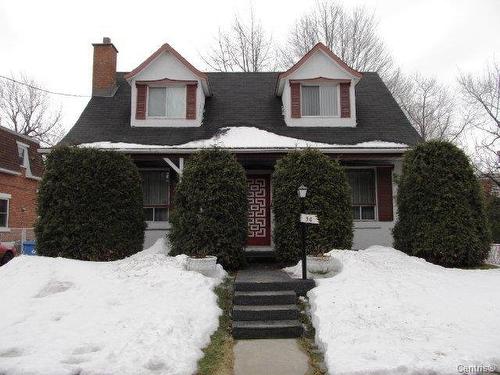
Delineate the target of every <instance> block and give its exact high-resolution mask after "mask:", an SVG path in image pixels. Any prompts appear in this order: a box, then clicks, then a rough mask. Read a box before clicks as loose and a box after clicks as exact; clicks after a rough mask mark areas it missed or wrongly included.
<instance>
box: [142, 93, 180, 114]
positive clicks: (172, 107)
mask: <svg viewBox="0 0 500 375" xmlns="http://www.w3.org/2000/svg"><path fill="white" fill-rule="evenodd" d="M148 117H160V118H185V117H186V86H170V87H150V88H149V96H148Z"/></svg>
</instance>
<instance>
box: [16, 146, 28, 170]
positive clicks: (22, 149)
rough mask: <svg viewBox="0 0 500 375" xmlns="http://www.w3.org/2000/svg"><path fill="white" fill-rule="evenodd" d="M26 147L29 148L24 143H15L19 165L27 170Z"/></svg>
mask: <svg viewBox="0 0 500 375" xmlns="http://www.w3.org/2000/svg"><path fill="white" fill-rule="evenodd" d="M28 147H29V146H28V145H26V144H24V143H20V142H17V155H18V157H19V164H20V165H21V167H24V168H28V166H29V154H28Z"/></svg>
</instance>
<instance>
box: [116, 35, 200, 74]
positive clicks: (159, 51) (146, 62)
mask: <svg viewBox="0 0 500 375" xmlns="http://www.w3.org/2000/svg"><path fill="white" fill-rule="evenodd" d="M164 52H169V53H171V54H173V55H174V56H175V57H176V58H177V59H178V60H179V61H180V62H181V63H182V64H184V65H185V66H186V67H187V68H188V69H189V70H191V72H193V73H194V74H195V75H196V76H198V77H199V78H201V79H204V80H207V81H208V76H207V74H206V73H204V72H202V71H200V70H198V69H196V68H195V67H194V66H193V65H192V64H191V63H190V62H189V61H187V60H186V59H185V58H184V57H182V55H181V54H180V53H179V52H177V51H176V50H175V49H174V48H173V47H172V46H171V45H170V44H168V43H165V44H163V45H162V46H161V47H160V48H158V49H157V50H156V51H155V52H154V53H153V54H152V55H151V56H149V57H148V58H147V59H146V60H144V61H143V62H142V63H141V64H139V66H137V67H136V68H135V69H133V70H132V71H131V72H129V73H127V74H125V76H124V78H125V79H126V80H129V79H132V78H134V77H135V76H136V75H137V74H139V73H140V72H141V71H142V70H144V69H145V68H146V67H147V66H148V65H149V64H150V63H151V62H152V61H153V60H155V59H156V58H157V57H158V56H159V55H161V54H162V53H164Z"/></svg>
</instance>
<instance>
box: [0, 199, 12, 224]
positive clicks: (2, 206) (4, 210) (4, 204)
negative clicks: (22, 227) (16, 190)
mask: <svg viewBox="0 0 500 375" xmlns="http://www.w3.org/2000/svg"><path fill="white" fill-rule="evenodd" d="M9 198H10V195H8V194H2V193H0V229H6V228H8V227H9Z"/></svg>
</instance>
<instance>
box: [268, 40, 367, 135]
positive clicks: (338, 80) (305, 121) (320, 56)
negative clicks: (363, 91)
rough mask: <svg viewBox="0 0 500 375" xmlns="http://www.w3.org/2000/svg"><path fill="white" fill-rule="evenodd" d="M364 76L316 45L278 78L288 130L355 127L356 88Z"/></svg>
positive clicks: (279, 93) (321, 46)
mask: <svg viewBox="0 0 500 375" xmlns="http://www.w3.org/2000/svg"><path fill="white" fill-rule="evenodd" d="M361 77H362V74H361V73H359V72H357V71H355V70H354V69H351V68H349V67H348V66H347V65H346V64H345V63H344V62H343V61H342V60H340V59H339V58H338V57H337V56H336V55H335V54H334V53H333V52H332V51H330V50H329V49H328V48H327V47H326V46H325V45H323V44H321V43H318V44H316V45H315V46H314V47H313V48H312V49H311V50H310V51H309V52H308V53H307V54H306V55H305V56H304V57H302V58H301V59H300V60H299V61H298V62H297V63H296V64H295V65H294V66H292V67H291V68H290V69H288V70H287V71H286V72H284V73H281V74H280V76H279V78H278V83H277V87H276V94H277V95H278V96H281V98H282V102H283V115H284V118H285V122H286V124H287V125H288V126H304V127H314V126H331V127H355V126H356V96H355V86H356V84H357V83H358V82H359V80H360V79H361Z"/></svg>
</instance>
